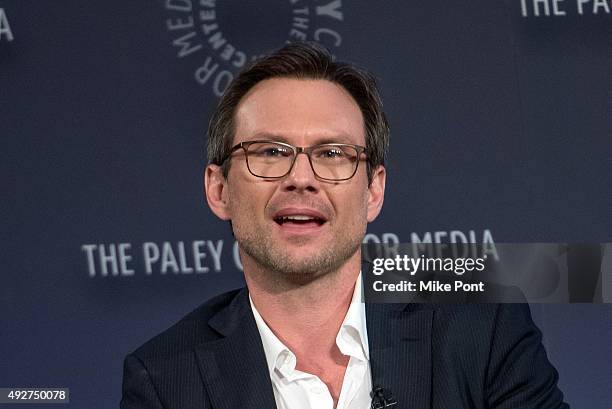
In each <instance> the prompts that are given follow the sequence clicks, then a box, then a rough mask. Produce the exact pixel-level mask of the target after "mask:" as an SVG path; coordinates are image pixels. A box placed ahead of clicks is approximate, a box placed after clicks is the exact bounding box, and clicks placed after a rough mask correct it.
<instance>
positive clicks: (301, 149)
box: [220, 139, 367, 182]
mask: <svg viewBox="0 0 612 409" xmlns="http://www.w3.org/2000/svg"><path fill="white" fill-rule="evenodd" d="M254 143H274V144H277V145H282V146H286V147H287V148H290V149H291V150H292V151H293V161H292V162H291V166H289V170H288V171H287V173H285V174H284V175H281V176H260V175H256V174H255V173H253V171H252V170H251V167H250V166H249V153H248V148H249V146H250V145H252V144H254ZM325 146H330V147H333V146H348V147H351V148H353V149H355V150H356V151H357V164H356V165H355V169H354V170H353V173H352V174H351V176H349V177H346V178H342V179H330V178H324V177H321V176H319V174H317V172H316V171H315V169H314V166H313V164H312V158H311V157H310V154H311V153H312V151H313V150H315V149H318V148H321V147H325ZM240 149H242V150H243V151H244V157H245V159H246V165H247V169H248V170H249V172H250V173H251V175H253V176H255V177H258V178H262V179H281V178H284V177H285V176H287V175H288V174H289V173H291V169H293V166H294V165H295V161H296V160H297V156H298V155H299V154H300V153H303V154H305V155H306V157H308V163H309V164H310V169H312V173H313V174H314V175H315V176H316V177H317V178H319V179H321V180H328V181H330V182H342V181H345V180H349V179H351V178H352V177H353V176H355V174H356V173H357V169H359V162H361V160H362V158H361V154H362V153H364V154H366V155H367V149H366V148H365V147H364V146H360V145H353V144H350V143H322V144H319V145H313V146H306V147H303V146H293V145H290V144H288V143H285V142H279V141H274V140H268V139H263V140H257V141H245V142H240V143H238V144H236V145H234V146H233V147H232V148H231V149H230V151H229V153H228V154H227V155H226V156H225V158H223V160H222V161H221V163H220V165H223V164H224V163H225V161H227V160H228V159H230V158H231V156H232V154H233V153H234V152H236V151H237V150H240ZM363 159H367V158H363Z"/></svg>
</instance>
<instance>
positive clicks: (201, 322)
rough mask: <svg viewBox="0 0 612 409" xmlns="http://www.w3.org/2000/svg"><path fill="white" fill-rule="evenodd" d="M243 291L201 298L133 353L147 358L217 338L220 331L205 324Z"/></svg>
mask: <svg viewBox="0 0 612 409" xmlns="http://www.w3.org/2000/svg"><path fill="white" fill-rule="evenodd" d="M242 291H245V289H244V288H242V289H236V290H232V291H228V292H226V293H223V294H220V295H218V296H215V297H213V298H211V299H210V300H208V301H206V302H204V303H203V304H202V305H200V306H199V307H197V308H196V309H195V310H193V311H191V312H190V313H188V314H187V315H185V316H184V317H183V318H181V319H180V320H179V321H178V322H176V323H175V324H174V325H172V326H171V327H170V328H168V329H166V330H164V331H163V332H161V333H160V334H158V335H156V336H154V337H153V338H151V339H150V340H148V341H147V342H145V343H144V344H143V345H141V346H140V347H139V348H137V349H136V350H135V351H134V352H133V355H135V356H137V357H138V358H140V359H141V360H143V361H147V360H148V359H151V358H160V357H164V356H171V355H177V354H180V353H182V352H185V351H191V350H192V349H193V348H194V347H195V346H197V345H198V344H200V343H202V342H207V341H213V340H216V339H219V338H220V337H221V336H220V334H219V333H217V332H216V331H215V330H214V329H212V328H211V327H210V326H209V325H208V321H209V320H210V319H211V318H212V317H213V316H215V315H216V314H217V313H218V312H220V311H222V310H223V309H225V308H227V307H228V306H229V305H230V304H231V302H232V301H233V300H234V299H235V298H236V296H237V295H238V294H239V293H240V292H242Z"/></svg>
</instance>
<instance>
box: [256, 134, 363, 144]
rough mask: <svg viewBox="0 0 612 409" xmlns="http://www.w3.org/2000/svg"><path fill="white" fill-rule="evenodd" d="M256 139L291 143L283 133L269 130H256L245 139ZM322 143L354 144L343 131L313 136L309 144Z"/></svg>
mask: <svg viewBox="0 0 612 409" xmlns="http://www.w3.org/2000/svg"><path fill="white" fill-rule="evenodd" d="M257 140H268V141H277V142H284V143H288V144H291V142H289V139H287V137H285V136H284V135H281V134H276V133H270V132H257V133H255V134H254V135H252V136H251V137H249V138H248V139H247V140H246V141H257ZM324 143H347V144H351V145H352V144H354V143H353V141H352V139H351V138H350V137H349V136H348V135H346V134H344V133H339V134H337V135H334V136H321V137H315V138H314V139H313V141H312V143H311V144H310V145H309V146H312V145H321V144H324Z"/></svg>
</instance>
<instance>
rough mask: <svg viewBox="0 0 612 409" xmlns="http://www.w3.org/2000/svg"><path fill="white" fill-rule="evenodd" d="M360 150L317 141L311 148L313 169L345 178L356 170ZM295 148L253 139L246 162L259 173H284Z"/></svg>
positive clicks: (266, 175) (322, 174)
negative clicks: (254, 141)
mask: <svg viewBox="0 0 612 409" xmlns="http://www.w3.org/2000/svg"><path fill="white" fill-rule="evenodd" d="M358 155H359V152H358V151H357V149H355V147H353V146H349V145H320V146H317V147H314V148H313V149H312V150H311V152H310V163H311V165H312V168H313V171H314V173H315V174H316V175H317V176H318V177H320V178H323V179H330V180H342V179H348V178H350V177H351V176H353V174H354V173H355V169H356V167H357V164H358V162H359V161H358V160H357V158H358ZM294 156H295V151H294V150H293V149H292V148H291V147H289V146H285V145H281V144H277V143H273V142H256V143H252V144H250V145H249V146H248V148H247V165H248V167H249V170H250V172H251V173H252V174H253V175H255V176H259V177H264V178H275V177H282V176H285V175H286V174H287V173H289V171H290V170H291V165H292V164H293V161H294Z"/></svg>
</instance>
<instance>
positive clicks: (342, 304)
mask: <svg viewBox="0 0 612 409" xmlns="http://www.w3.org/2000/svg"><path fill="white" fill-rule="evenodd" d="M243 260H244V262H243V265H244V272H245V279H246V282H247V286H248V288H249V293H250V295H251V298H252V300H253V304H254V305H255V307H256V308H257V311H259V313H260V314H261V316H262V318H263V319H264V321H266V324H268V326H269V327H270V329H271V330H272V331H273V332H274V334H275V335H276V336H277V337H278V338H279V339H280V340H281V341H282V342H283V343H284V344H285V345H287V347H289V348H290V349H291V350H292V351H294V353H296V355H298V356H299V355H300V353H301V352H304V353H306V352H308V351H309V352H315V353H316V352H321V353H323V354H327V353H329V351H332V350H333V349H334V347H335V338H336V335H337V333H338V331H339V329H340V325H341V324H342V321H343V320H344V317H345V316H346V312H347V311H348V308H349V305H350V302H351V298H352V296H353V291H354V287H355V282H356V280H357V277H358V275H359V271H360V267H361V253H360V252H359V251H357V252H356V253H355V254H354V255H353V256H351V257H350V258H349V259H348V260H347V261H346V262H345V263H344V264H343V265H342V266H341V267H340V268H339V269H338V270H336V271H331V272H328V273H325V274H322V275H312V276H305V277H293V276H292V277H288V278H283V277H282V276H280V277H279V275H278V274H277V273H275V274H273V273H270V272H267V271H264V270H262V269H261V268H258V267H259V266H257V265H255V264H254V263H253V260H252V259H249V258H248V256H247V257H246V258H243Z"/></svg>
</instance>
